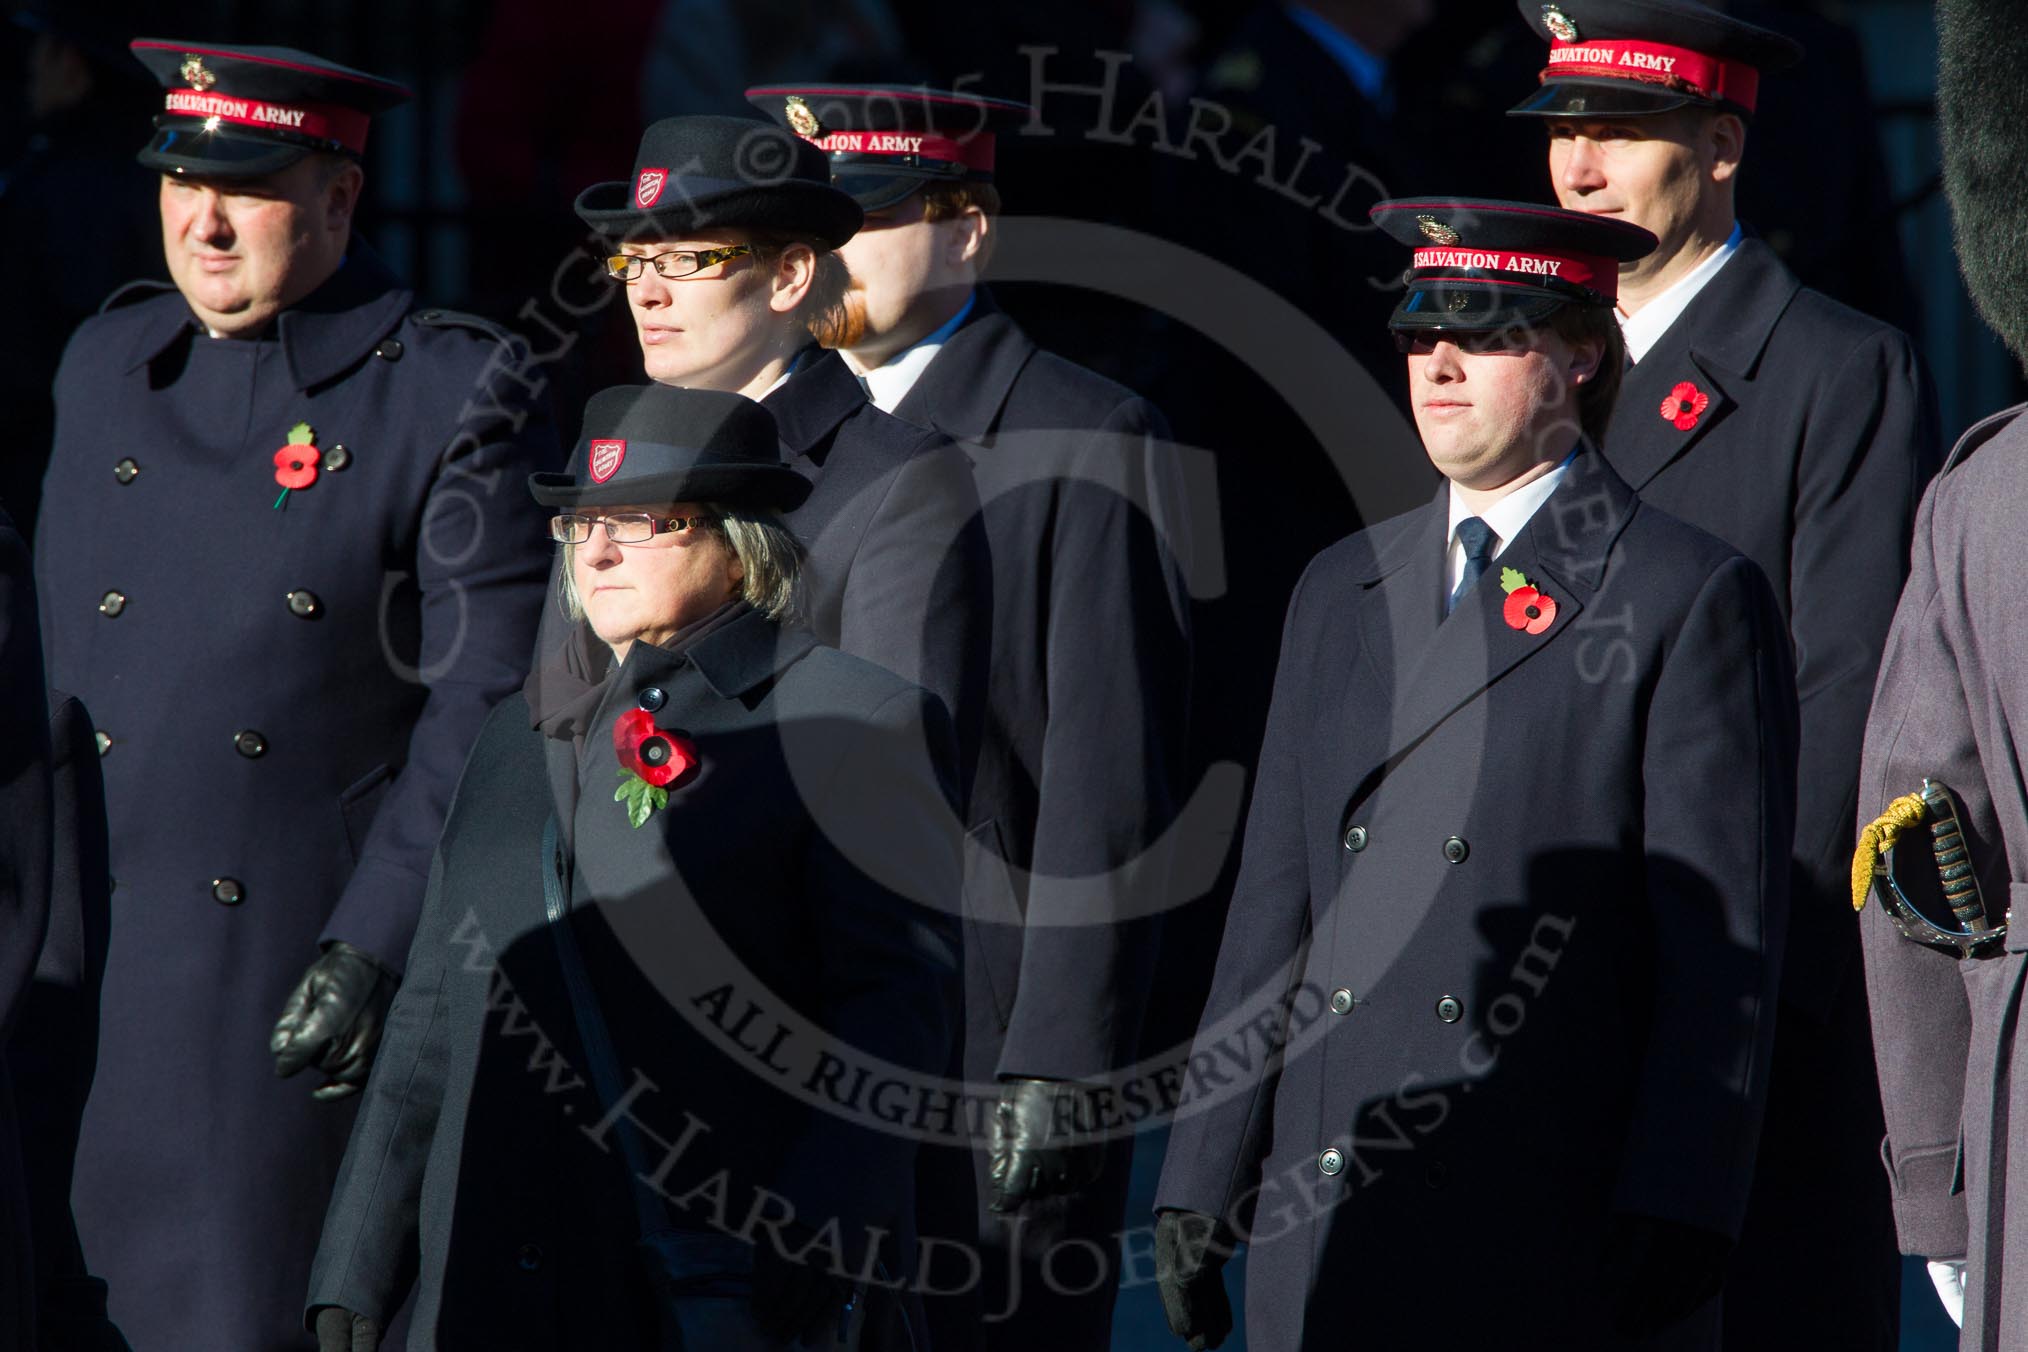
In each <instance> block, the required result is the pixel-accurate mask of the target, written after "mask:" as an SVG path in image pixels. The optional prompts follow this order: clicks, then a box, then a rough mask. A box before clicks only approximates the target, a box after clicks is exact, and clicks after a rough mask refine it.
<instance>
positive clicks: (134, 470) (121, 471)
mask: <svg viewBox="0 0 2028 1352" xmlns="http://www.w3.org/2000/svg"><path fill="white" fill-rule="evenodd" d="M140 476H141V467H140V466H139V465H137V464H135V463H134V457H132V456H128V457H127V458H126V459H125V460H122V461H121V462H120V463H119V464H117V465H114V466H113V477H114V478H115V479H118V480H119V481H120V482H121V483H123V484H130V483H132V482H134V480H135V479H138V478H139V477H140Z"/></svg>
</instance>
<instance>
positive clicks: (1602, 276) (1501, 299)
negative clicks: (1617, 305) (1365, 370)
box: [1369, 197, 1655, 331]
mask: <svg viewBox="0 0 2028 1352" xmlns="http://www.w3.org/2000/svg"><path fill="white" fill-rule="evenodd" d="M1369 214H1370V215H1371V216H1372V217H1373V222H1374V224H1375V225H1377V226H1379V227H1380V228H1381V229H1382V230H1383V231H1385V232H1386V233H1387V234H1388V235H1389V236H1391V237H1392V238H1394V239H1396V240H1398V241H1400V242H1401V243H1402V244H1404V245H1406V246H1408V248H1409V250H1410V255H1409V268H1408V271H1407V273H1406V275H1405V276H1404V278H1403V280H1404V282H1405V283H1406V286H1405V289H1404V292H1403V295H1402V299H1401V301H1400V303H1399V304H1397V305H1396V306H1395V309H1394V315H1393V317H1392V318H1391V319H1390V320H1389V321H1388V323H1389V326H1390V327H1392V328H1395V329H1398V330H1410V329H1458V330H1487V331H1490V330H1498V329H1507V328H1514V327H1528V326H1531V325H1536V324H1541V323H1544V322H1546V321H1547V320H1549V319H1550V318H1551V317H1552V316H1553V315H1554V314H1555V313H1556V312H1557V311H1558V310H1560V309H1562V308H1563V307H1565V306H1569V305H1582V306H1594V307H1609V306H1611V305H1612V304H1613V302H1614V301H1615V299H1616V298H1617V297H1618V295H1619V274H1620V265H1621V264H1622V263H1626V262H1629V261H1631V260H1633V259H1636V258H1644V257H1646V256H1647V255H1648V254H1649V253H1652V252H1653V251H1654V248H1655V237H1654V236H1653V235H1651V234H1649V233H1648V232H1647V231H1646V230H1643V229H1641V228H1640V227H1639V226H1636V225H1630V224H1628V223H1627V222H1625V221H1617V220H1611V219H1608V218H1606V217H1602V216H1592V215H1587V214H1586V213H1584V212H1581V211H1564V210H1562V209H1561V208H1559V207H1545V206H1538V205H1536V204H1534V203H1531V202H1503V201H1496V200H1492V199H1488V198H1482V197H1415V198H1407V197H1403V198H1393V199H1391V200H1389V201H1385V202H1378V203H1375V204H1374V206H1373V208H1372V210H1371V212H1370V213H1369Z"/></svg>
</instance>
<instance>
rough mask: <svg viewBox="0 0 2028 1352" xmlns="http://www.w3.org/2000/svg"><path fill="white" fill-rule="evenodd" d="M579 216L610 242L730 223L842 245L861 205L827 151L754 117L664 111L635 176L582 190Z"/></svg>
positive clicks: (645, 141)
mask: <svg viewBox="0 0 2028 1352" xmlns="http://www.w3.org/2000/svg"><path fill="white" fill-rule="evenodd" d="M577 214H578V219H579V220H582V221H583V222H584V223H585V224H586V225H589V226H591V227H592V228H593V229H594V230H596V231H598V232H599V233H600V234H601V235H604V236H606V237H607V238H609V239H625V240H639V241H643V242H646V241H651V240H656V239H674V238H677V237H679V236H685V235H696V234H701V233H705V232H708V231H711V230H714V229H719V228H722V227H731V228H737V229H742V230H769V231H777V232H780V233H784V234H790V235H801V236H807V237H808V238H810V239H814V240H816V241H817V242H818V243H820V244H822V245H823V246H824V247H825V248H827V249H835V248H837V247H838V246H839V245H840V244H843V243H844V242H845V241H846V240H848V239H850V238H852V236H853V235H855V234H857V233H858V232H859V224H860V221H861V220H862V219H863V217H864V213H862V212H861V211H860V209H859V204H858V203H856V202H854V201H853V200H852V199H851V198H850V197H847V196H846V195H845V194H844V193H842V192H840V191H838V189H836V188H834V187H832V186H831V166H830V165H829V164H828V163H826V162H825V159H824V155H823V152H822V151H820V150H818V149H817V148H816V147H815V146H813V145H811V144H810V143H809V142H808V141H805V140H803V139H802V138H801V137H799V136H793V135H790V134H789V133H788V132H785V131H783V130H782V129H781V128H780V127H777V126H774V125H772V124H770V123H767V122H762V121H760V120H759V119H757V118H748V117H712V116H704V115H699V116H695V117H665V118H663V119H662V120H661V121H659V122H651V123H649V124H648V129H647V130H646V131H644V132H642V133H641V145H640V149H639V150H638V151H636V152H635V155H634V172H633V176H632V177H630V178H628V179H627V180H626V181H625V182H624V183H621V182H611V183H594V184H592V185H591V186H590V187H589V188H586V189H585V190H584V191H583V192H581V193H579V194H578V195H577Z"/></svg>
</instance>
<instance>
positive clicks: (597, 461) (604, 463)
mask: <svg viewBox="0 0 2028 1352" xmlns="http://www.w3.org/2000/svg"><path fill="white" fill-rule="evenodd" d="M626 458H627V443H626V442H625V441H624V440H612V441H596V440H595V441H593V442H592V444H591V478H592V482H593V483H595V484H602V483H604V482H605V481H606V480H608V479H610V478H612V477H613V476H614V475H615V474H618V473H619V472H620V465H621V463H622V462H624V461H625V460H626Z"/></svg>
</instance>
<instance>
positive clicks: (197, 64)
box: [176, 56, 218, 93]
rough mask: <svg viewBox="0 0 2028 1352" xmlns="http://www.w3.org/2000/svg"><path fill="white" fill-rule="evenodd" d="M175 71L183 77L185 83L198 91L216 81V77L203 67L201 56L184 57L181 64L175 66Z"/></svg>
mask: <svg viewBox="0 0 2028 1352" xmlns="http://www.w3.org/2000/svg"><path fill="white" fill-rule="evenodd" d="M176 73H177V74H179V75H181V76H182V77H183V81H184V83H185V84H188V85H189V86H190V87H191V88H192V89H195V90H197V91H198V92H200V93H202V92H203V91H204V90H207V89H209V88H211V87H212V86H213V85H215V84H217V83H218V77H217V76H216V75H213V74H212V73H211V72H210V71H208V70H206V69H205V68H204V58H203V57H201V56H186V57H184V58H183V64H182V65H181V66H179V67H177V72H176Z"/></svg>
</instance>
